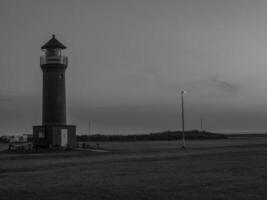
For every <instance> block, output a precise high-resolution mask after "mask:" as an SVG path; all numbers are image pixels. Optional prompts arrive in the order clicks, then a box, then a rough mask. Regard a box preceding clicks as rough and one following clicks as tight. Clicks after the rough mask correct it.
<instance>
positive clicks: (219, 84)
mask: <svg viewBox="0 0 267 200" xmlns="http://www.w3.org/2000/svg"><path fill="white" fill-rule="evenodd" d="M206 82H207V84H208V85H209V86H212V87H215V88H217V89H220V90H223V91H225V92H230V93H236V92H238V91H239V89H240V85H238V84H234V83H231V82H229V81H225V80H222V79H221V78H219V77H217V76H212V77H210V78H208V79H207V80H206Z"/></svg>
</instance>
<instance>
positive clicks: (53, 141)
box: [33, 125, 76, 149]
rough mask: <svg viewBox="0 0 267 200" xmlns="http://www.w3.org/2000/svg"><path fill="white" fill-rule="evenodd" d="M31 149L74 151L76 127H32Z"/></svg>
mask: <svg viewBox="0 0 267 200" xmlns="http://www.w3.org/2000/svg"><path fill="white" fill-rule="evenodd" d="M33 147H34V148H50V149H55V148H58V149H67V148H68V149H74V148H75V147H76V126H74V125H40V126H33Z"/></svg>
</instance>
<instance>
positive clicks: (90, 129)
mask: <svg viewBox="0 0 267 200" xmlns="http://www.w3.org/2000/svg"><path fill="white" fill-rule="evenodd" d="M88 135H89V136H90V135H92V120H89V123H88Z"/></svg>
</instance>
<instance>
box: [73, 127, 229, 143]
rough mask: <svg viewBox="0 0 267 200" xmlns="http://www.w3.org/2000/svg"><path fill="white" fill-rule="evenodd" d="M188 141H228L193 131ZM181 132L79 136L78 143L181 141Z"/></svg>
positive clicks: (220, 135) (218, 136)
mask: <svg viewBox="0 0 267 200" xmlns="http://www.w3.org/2000/svg"><path fill="white" fill-rule="evenodd" d="M185 137H186V139H190V140H201V139H226V138H227V137H226V136H225V135H224V134H218V133H211V132H207V131H198V130H191V131H185ZM181 139H182V132H181V131H164V132H159V133H150V134H142V135H101V134H97V135H79V136H77V141H78V142H82V141H156V140H181Z"/></svg>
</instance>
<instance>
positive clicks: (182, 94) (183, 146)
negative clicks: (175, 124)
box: [181, 90, 186, 148]
mask: <svg viewBox="0 0 267 200" xmlns="http://www.w3.org/2000/svg"><path fill="white" fill-rule="evenodd" d="M185 93H186V92H185V91H184V90H182V91H181V106H182V134H183V136H182V137H183V138H182V148H185V132H184V94H185Z"/></svg>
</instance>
